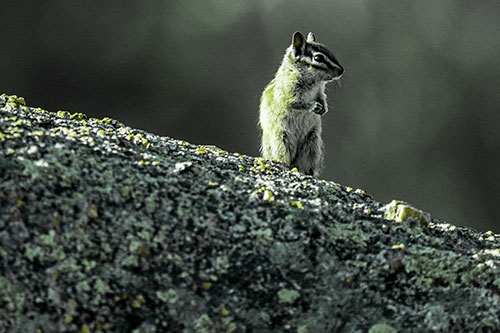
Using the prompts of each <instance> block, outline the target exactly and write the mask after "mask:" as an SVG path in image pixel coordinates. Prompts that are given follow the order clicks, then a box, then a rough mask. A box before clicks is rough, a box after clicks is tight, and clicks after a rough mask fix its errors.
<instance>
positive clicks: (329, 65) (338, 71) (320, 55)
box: [290, 31, 344, 81]
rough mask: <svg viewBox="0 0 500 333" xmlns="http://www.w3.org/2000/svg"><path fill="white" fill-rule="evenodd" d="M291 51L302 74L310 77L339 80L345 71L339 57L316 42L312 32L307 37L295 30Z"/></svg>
mask: <svg viewBox="0 0 500 333" xmlns="http://www.w3.org/2000/svg"><path fill="white" fill-rule="evenodd" d="M290 51H291V52H290V57H291V59H292V61H294V62H295V65H296V66H297V67H298V69H299V71H300V72H301V74H302V75H303V76H306V77H308V78H310V79H315V80H318V81H331V80H337V79H339V78H340V77H341V76H342V73H344V68H343V67H342V66H341V65H340V63H339V61H338V60H337V58H336V57H335V56H334V55H333V53H332V52H331V51H330V50H328V49H327V48H326V47H325V46H324V45H322V44H320V43H317V42H316V38H315V37H314V35H313V34H312V32H310V33H309V34H308V35H307V39H305V38H304V35H302V34H301V33H300V32H298V31H297V32H295V33H294V34H293V37H292V45H291V47H290Z"/></svg>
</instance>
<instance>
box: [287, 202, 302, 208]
mask: <svg viewBox="0 0 500 333" xmlns="http://www.w3.org/2000/svg"><path fill="white" fill-rule="evenodd" d="M290 206H293V207H297V208H298V209H304V206H303V205H302V202H300V201H290Z"/></svg>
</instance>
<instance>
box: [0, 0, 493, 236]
mask: <svg viewBox="0 0 500 333" xmlns="http://www.w3.org/2000/svg"><path fill="white" fill-rule="evenodd" d="M295 30H300V31H302V32H303V33H307V32H309V31H313V32H314V33H315V35H316V38H317V40H318V41H319V42H322V43H324V44H326V45H327V46H328V47H329V48H330V49H331V50H332V51H333V52H334V53H335V54H336V56H337V57H338V59H339V61H340V62H341V64H342V65H343V66H344V67H345V69H346V73H345V74H344V76H343V78H342V80H341V81H340V86H339V85H337V84H336V83H331V84H329V90H328V95H329V104H330V112H329V113H328V114H327V115H326V116H325V117H324V118H323V119H324V134H323V138H324V141H325V143H326V149H327V152H326V153H327V155H326V169H325V171H324V173H323V175H322V177H323V178H325V179H327V180H334V181H336V182H338V183H342V184H344V185H348V186H351V187H354V188H363V189H365V190H366V191H368V192H369V193H371V194H372V195H374V197H375V199H377V200H378V201H382V202H387V201H389V200H391V199H393V198H399V199H404V200H406V201H408V202H410V203H412V204H413V205H415V206H417V207H419V208H422V209H424V210H427V211H429V212H430V213H431V214H432V215H433V216H434V217H437V218H440V219H442V220H445V221H447V222H450V223H454V224H458V225H468V226H472V227H475V228H478V229H480V230H484V231H485V230H488V229H491V230H493V231H496V232H500V224H499V223H500V220H499V218H498V212H497V209H498V203H499V198H500V168H499V166H498V160H499V157H500V133H499V131H498V127H499V124H500V114H499V112H498V111H499V107H498V105H500V88H499V87H500V38H499V34H500V3H499V2H498V1H468V2H466V1H456V0H439V1H410V0H408V1H402V0H387V1H374V0H343V1H328V0H308V1H296V0H293V1H291V0H286V1H285V0H281V1H279V0H274V1H273V0H261V1H249V0H231V1H216V0H199V1H194V0H193V1H180V0H179V1H127V0H121V1H63V0H60V1H55V0H45V1H10V2H3V3H2V6H0V36H1V39H0V42H1V46H0V65H1V71H2V72H1V74H0V91H1V92H5V93H8V94H18V95H21V96H24V97H25V98H26V100H27V101H28V104H29V105H32V106H41V107H43V108H45V109H48V110H51V111H57V110H59V109H63V110H68V111H71V112H83V113H87V114H88V115H90V116H95V117H104V116H110V117H112V118H116V119H119V120H120V121H122V122H123V123H125V124H127V125H129V126H132V127H136V128H142V129H145V130H147V131H150V132H153V133H156V134H160V135H167V136H171V137H174V138H177V139H183V140H187V141H190V142H193V143H198V144H215V145H217V146H219V147H221V148H224V149H226V150H229V151H231V152H240V153H243V154H247V155H252V156H257V155H258V146H259V130H258V127H257V113H258V104H259V97H260V93H261V92H262V90H263V89H264V87H265V85H266V84H267V83H268V82H269V81H270V80H271V79H272V78H273V75H274V72H275V71H276V69H277V68H278V66H279V64H280V61H281V58H282V56H283V53H284V51H285V49H286V48H287V46H288V45H289V43H290V41H291V36H292V33H293V32H294V31H295Z"/></svg>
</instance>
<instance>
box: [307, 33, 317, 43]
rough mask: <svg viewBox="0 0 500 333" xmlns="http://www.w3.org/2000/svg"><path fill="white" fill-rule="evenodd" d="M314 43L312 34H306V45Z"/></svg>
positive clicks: (314, 39) (314, 38)
mask: <svg viewBox="0 0 500 333" xmlns="http://www.w3.org/2000/svg"><path fill="white" fill-rule="evenodd" d="M315 41H316V37H314V35H313V33H312V32H310V33H309V34H307V42H308V43H312V42H315Z"/></svg>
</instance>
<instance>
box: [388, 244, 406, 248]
mask: <svg viewBox="0 0 500 333" xmlns="http://www.w3.org/2000/svg"><path fill="white" fill-rule="evenodd" d="M391 248H392V249H404V248H405V245H404V244H403V243H401V244H394V245H393V246H391Z"/></svg>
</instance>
